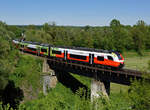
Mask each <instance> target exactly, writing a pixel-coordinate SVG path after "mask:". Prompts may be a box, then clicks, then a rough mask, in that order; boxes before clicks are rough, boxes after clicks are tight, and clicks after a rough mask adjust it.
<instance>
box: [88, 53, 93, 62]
mask: <svg viewBox="0 0 150 110" xmlns="http://www.w3.org/2000/svg"><path fill="white" fill-rule="evenodd" d="M93 62H94V54H91V53H90V54H89V64H93Z"/></svg>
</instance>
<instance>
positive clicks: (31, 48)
mask: <svg viewBox="0 0 150 110" xmlns="http://www.w3.org/2000/svg"><path fill="white" fill-rule="evenodd" d="M28 49H30V50H32V51H36V49H34V48H30V47H28Z"/></svg>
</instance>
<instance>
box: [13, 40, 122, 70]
mask: <svg viewBox="0 0 150 110" xmlns="http://www.w3.org/2000/svg"><path fill="white" fill-rule="evenodd" d="M12 43H13V45H14V46H15V47H16V48H17V49H19V50H21V51H24V52H29V53H32V54H36V55H40V56H44V57H47V58H55V59H59V60H63V61H66V62H73V63H79V64H84V65H91V66H98V67H100V68H115V69H122V68H123V67H124V58H123V56H122V55H121V54H120V53H119V52H117V51H113V50H102V49H92V48H83V47H67V46H54V45H50V44H43V43H38V42H31V41H23V40H17V39H15V40H13V41H12Z"/></svg>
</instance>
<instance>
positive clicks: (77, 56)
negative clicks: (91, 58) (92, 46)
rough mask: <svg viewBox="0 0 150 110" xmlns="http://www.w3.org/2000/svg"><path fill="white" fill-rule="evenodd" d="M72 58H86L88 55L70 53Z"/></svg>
mask: <svg viewBox="0 0 150 110" xmlns="http://www.w3.org/2000/svg"><path fill="white" fill-rule="evenodd" d="M70 57H71V58H76V59H82V60H86V56H82V55H75V54H70Z"/></svg>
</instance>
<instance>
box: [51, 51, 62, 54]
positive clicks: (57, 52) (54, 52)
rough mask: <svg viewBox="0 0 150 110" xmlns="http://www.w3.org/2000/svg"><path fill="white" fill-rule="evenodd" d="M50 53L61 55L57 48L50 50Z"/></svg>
mask: <svg viewBox="0 0 150 110" xmlns="http://www.w3.org/2000/svg"><path fill="white" fill-rule="evenodd" d="M52 54H59V55H61V51H58V50H52Z"/></svg>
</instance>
